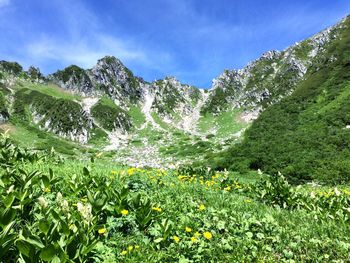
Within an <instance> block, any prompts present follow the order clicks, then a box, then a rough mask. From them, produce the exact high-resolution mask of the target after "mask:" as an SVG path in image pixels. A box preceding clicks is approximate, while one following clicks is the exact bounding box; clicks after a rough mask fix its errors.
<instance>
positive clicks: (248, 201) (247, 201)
mask: <svg viewBox="0 0 350 263" xmlns="http://www.w3.org/2000/svg"><path fill="white" fill-rule="evenodd" d="M244 202H246V203H247V204H249V203H251V202H253V201H252V199H246V200H244Z"/></svg>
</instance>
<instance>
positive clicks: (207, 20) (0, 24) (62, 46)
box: [0, 0, 350, 88]
mask: <svg viewBox="0 0 350 263" xmlns="http://www.w3.org/2000/svg"><path fill="white" fill-rule="evenodd" d="M349 14H350V1H349V0H332V1H327V0H308V1H305V0H293V1H286V0H98V1H97V0H85V1H83V0H0V32H1V36H0V60H9V61H17V62H18V63H20V64H21V65H22V66H23V67H24V68H25V69H26V68H28V66H30V65H35V66H37V67H39V68H40V70H41V71H42V72H43V73H45V74H49V73H53V72H55V71H56V70H58V69H63V68H64V67H67V66H69V65H71V64H75V65H78V66H80V67H83V68H91V67H93V66H94V65H95V64H96V62H97V60H98V59H100V58H102V57H104V56H106V55H113V56H115V57H117V58H119V59H120V60H121V61H122V62H123V63H124V64H125V65H126V66H127V67H128V68H129V69H131V70H132V71H133V72H134V74H135V75H137V76H140V77H142V78H144V79H145V80H147V81H153V80H155V79H161V78H164V77H165V76H174V77H176V78H177V79H179V80H180V81H181V82H183V83H187V84H191V85H195V86H197V87H201V88H208V87H210V86H211V82H212V79H213V78H215V77H217V76H218V75H220V73H222V72H223V70H224V69H239V68H242V67H244V66H245V65H246V64H247V63H248V62H249V61H251V60H254V59H257V58H258V57H259V56H261V54H262V53H264V52H266V51H268V50H283V49H285V48H286V47H288V46H290V45H292V44H294V43H295V42H297V41H301V40H303V39H305V38H308V37H310V36H312V35H313V34H315V33H317V32H319V31H321V30H323V29H325V28H326V27H328V26H331V25H333V24H335V23H337V22H338V21H340V20H341V19H342V18H344V17H345V16H347V15H349Z"/></svg>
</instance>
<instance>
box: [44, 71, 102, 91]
mask: <svg viewBox="0 0 350 263" xmlns="http://www.w3.org/2000/svg"><path fill="white" fill-rule="evenodd" d="M48 79H49V80H50V81H52V82H54V83H55V84H57V85H58V86H60V87H62V88H64V89H68V90H71V91H73V92H78V93H81V94H83V95H90V94H93V93H95V91H96V89H95V87H94V86H93V84H92V82H91V79H90V77H89V76H88V74H87V73H86V71H85V70H84V69H82V68H80V67H78V66H75V65H72V66H69V67H67V68H65V69H64V70H59V71H57V72H56V73H54V74H51V75H49V76H48Z"/></svg>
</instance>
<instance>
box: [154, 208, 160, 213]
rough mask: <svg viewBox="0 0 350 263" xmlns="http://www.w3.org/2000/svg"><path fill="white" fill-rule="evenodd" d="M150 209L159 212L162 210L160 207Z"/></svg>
mask: <svg viewBox="0 0 350 263" xmlns="http://www.w3.org/2000/svg"><path fill="white" fill-rule="evenodd" d="M152 210H153V211H156V212H159V213H160V212H162V209H161V208H160V207H152Z"/></svg>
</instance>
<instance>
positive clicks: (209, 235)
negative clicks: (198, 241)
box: [203, 231, 213, 240]
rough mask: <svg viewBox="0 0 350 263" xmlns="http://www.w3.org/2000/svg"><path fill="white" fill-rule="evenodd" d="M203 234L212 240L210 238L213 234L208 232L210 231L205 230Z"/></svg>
mask: <svg viewBox="0 0 350 263" xmlns="http://www.w3.org/2000/svg"><path fill="white" fill-rule="evenodd" d="M203 236H204V237H205V238H206V239H208V240H210V239H211V238H212V237H213V235H212V234H211V233H210V232H208V231H205V232H204V233H203Z"/></svg>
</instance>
